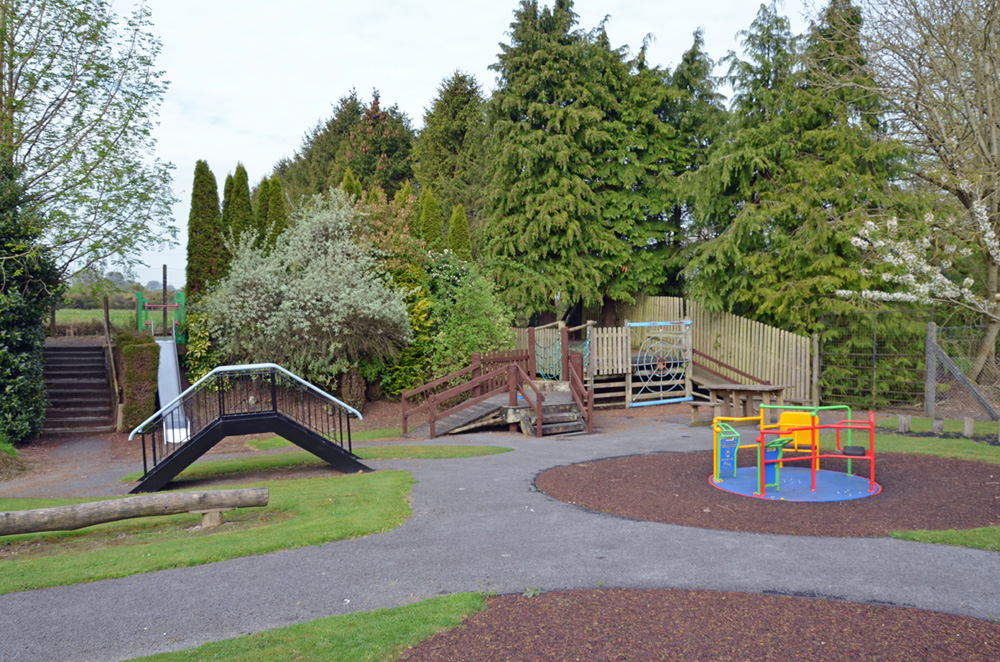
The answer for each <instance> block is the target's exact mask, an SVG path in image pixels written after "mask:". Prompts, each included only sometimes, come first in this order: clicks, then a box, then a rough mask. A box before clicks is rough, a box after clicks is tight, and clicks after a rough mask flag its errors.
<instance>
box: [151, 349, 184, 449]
mask: <svg viewBox="0 0 1000 662" xmlns="http://www.w3.org/2000/svg"><path fill="white" fill-rule="evenodd" d="M156 344H157V345H159V346H160V371H159V374H158V375H157V386H158V388H159V395H160V402H164V403H167V402H173V401H174V400H176V399H177V397H178V396H179V395H180V394H181V368H180V365H179V363H178V360H177V345H176V343H175V342H174V339H173V338H157V339H156ZM170 414H171V415H170V416H165V417H164V419H163V440H164V441H165V442H166V443H168V444H179V443H181V442H183V441H185V440H186V439H187V438H188V436H189V435H188V427H189V424H188V420H187V416H186V415H185V414H184V405H183V403H181V402H178V403H177V406H176V407H174V409H173V410H171V412H170Z"/></svg>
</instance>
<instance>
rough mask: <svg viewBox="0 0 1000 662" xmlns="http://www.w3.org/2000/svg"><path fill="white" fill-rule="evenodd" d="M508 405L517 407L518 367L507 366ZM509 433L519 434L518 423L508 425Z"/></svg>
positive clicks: (531, 337) (532, 337)
mask: <svg viewBox="0 0 1000 662" xmlns="http://www.w3.org/2000/svg"><path fill="white" fill-rule="evenodd" d="M529 331H534V329H529ZM529 337H530V339H531V340H534V333H529ZM532 354H534V351H532ZM532 363H534V361H532ZM507 404H508V405H509V406H511V407H516V406H517V367H516V366H514V365H509V366H507ZM507 431H508V432H517V423H510V424H509V425H507Z"/></svg>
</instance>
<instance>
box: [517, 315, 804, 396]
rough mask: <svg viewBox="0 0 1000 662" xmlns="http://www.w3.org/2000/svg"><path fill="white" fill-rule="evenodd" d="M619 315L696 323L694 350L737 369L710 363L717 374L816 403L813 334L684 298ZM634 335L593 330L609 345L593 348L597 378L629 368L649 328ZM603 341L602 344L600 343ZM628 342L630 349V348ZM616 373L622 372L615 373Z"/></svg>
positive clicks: (624, 331)
mask: <svg viewBox="0 0 1000 662" xmlns="http://www.w3.org/2000/svg"><path fill="white" fill-rule="evenodd" d="M600 312H601V310H600V307H598V306H591V307H585V308H584V311H583V314H584V318H585V319H593V320H599V319H600ZM616 312H617V316H618V320H619V322H620V323H622V324H624V322H625V320H628V321H630V322H672V321H680V320H683V319H685V318H686V319H690V320H691V322H692V324H691V333H692V337H691V346H692V349H693V350H696V351H698V352H701V353H703V354H707V355H709V356H711V357H712V358H714V359H716V360H717V361H721V362H722V363H723V364H726V365H727V366H729V367H730V368H732V369H730V368H726V367H723V366H720V365H719V364H717V363H712V362H709V363H710V365H708V367H709V368H710V369H711V370H713V371H715V372H717V373H719V374H721V375H722V376H723V377H725V378H727V379H731V380H733V381H736V382H740V383H751V382H752V381H753V380H751V379H748V378H747V377H746V376H745V375H744V374H741V373H745V374H748V375H752V376H753V377H754V378H756V379H757V380H759V381H761V382H770V383H771V384H786V385H788V387H789V388H788V389H787V390H786V391H785V399H786V400H789V401H792V402H803V403H809V402H812V399H813V351H814V350H813V340H812V339H811V338H809V337H808V336H801V335H798V334H795V333H790V332H788V331H783V330H781V329H778V328H775V327H773V326H768V325H767V324H763V323H761V322H755V321H753V320H749V319H746V318H744V317H740V316H738V315H733V314H730V313H722V312H711V311H708V310H705V308H704V307H703V306H702V305H701V304H698V303H696V302H694V301H689V300H685V299H682V298H679V297H647V296H644V295H640V296H638V297H636V301H635V303H632V304H624V303H620V304H618V305H617V310H616ZM519 331H520V330H519ZM634 331H636V333H632V334H629V333H628V329H625V328H624V327H614V328H604V329H592V331H591V346H592V348H594V347H596V346H597V343H598V342H604V343H605V345H604V347H603V348H601V349H592V353H593V355H594V356H595V358H596V360H597V362H598V366H599V367H597V368H596V372H595V374H598V375H600V374H621V373H623V372H625V371H626V370H627V366H628V363H627V361H628V360H629V359H628V355H629V354H630V353H631V352H632V351H635V350H637V349H638V348H639V346H640V344H641V343H642V341H643V339H644V336H643V333H644V332H645V331H646V330H645V329H642V328H640V329H635V330H634ZM602 334H603V335H602ZM524 337H525V341H524V344H523V345H522V344H521V343H520V336H519V343H518V347H524V348H527V335H526V334H524ZM597 338H602V340H600V341H598V340H596V339H597ZM612 338H614V340H613V339H612ZM626 339H627V342H628V343H629V344H628V345H625V342H626ZM615 343H617V344H615ZM612 352H617V355H618V356H619V357H621V358H620V359H612V358H610V357H611V355H612ZM602 361H603V362H604V363H603V364H601V362H602ZM616 361H617V362H616ZM695 362H696V363H703V362H704V359H701V358H699V357H698V356H697V355H695ZM616 369H617V370H620V371H621V372H619V373H615V372H613V370H616ZM733 369H735V370H733ZM605 371H607V372H605Z"/></svg>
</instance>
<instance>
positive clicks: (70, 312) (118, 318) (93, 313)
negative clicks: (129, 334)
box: [56, 308, 135, 328]
mask: <svg viewBox="0 0 1000 662" xmlns="http://www.w3.org/2000/svg"><path fill="white" fill-rule="evenodd" d="M102 315H104V311H103V310H101V309H100V308H92V309H90V310H83V309H81V308H60V309H59V310H57V311H56V324H73V323H77V322H88V321H91V320H94V321H98V322H99V321H101V316H102ZM108 315H109V317H111V323H112V324H114V325H115V326H117V327H119V328H124V327H125V325H126V324H127V323H128V321H129V318H130V317H131V318H134V317H135V311H134V310H109V311H108Z"/></svg>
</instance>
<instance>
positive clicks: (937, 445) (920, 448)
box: [820, 426, 1000, 552]
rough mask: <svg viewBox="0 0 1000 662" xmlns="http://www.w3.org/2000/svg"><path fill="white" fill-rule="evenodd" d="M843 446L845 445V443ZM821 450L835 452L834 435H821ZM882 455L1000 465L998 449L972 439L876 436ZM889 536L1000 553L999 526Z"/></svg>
mask: <svg viewBox="0 0 1000 662" xmlns="http://www.w3.org/2000/svg"><path fill="white" fill-rule="evenodd" d="M876 427H878V426H876ZM842 443H846V441H844V442H842ZM852 443H854V444H855V445H857V444H859V443H862V440H859V439H857V438H855V439H854V441H853V442H852ZM863 443H867V439H864V440H863ZM820 448H821V449H823V450H831V449H834V448H835V446H834V439H833V435H830V434H826V435H823V436H822V437H821V438H820ZM881 453H912V454H915V455H932V456H935V457H947V458H954V459H957V460H969V461H973V462H990V463H993V464H1000V447H997V446H991V445H989V444H984V443H981V442H977V441H973V440H972V439H943V438H939V437H907V436H904V435H894V434H881V433H878V432H876V433H875V455H876V457H878V455H879V454H881ZM862 466H863V467H866V466H867V463H862ZM866 471H867V468H862V470H861V473H862V474H864V472H866ZM889 535H890V536H891V537H893V538H897V539H899V540H915V541H918V542H930V543H937V544H941V545H955V546H959V547H971V548H973V549H984V550H987V551H992V552H1000V526H987V527H982V528H978V529H952V530H944V531H892V532H891V533H890V534H889Z"/></svg>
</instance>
